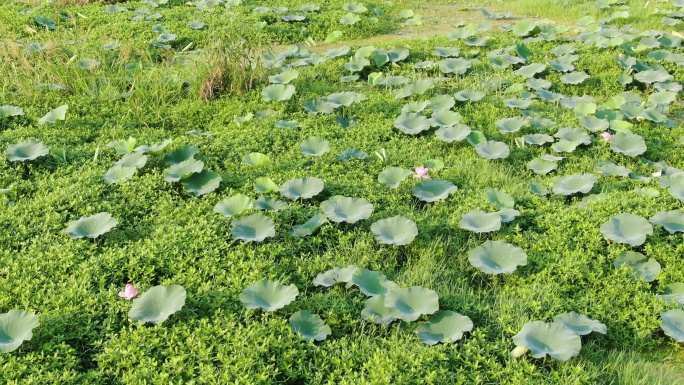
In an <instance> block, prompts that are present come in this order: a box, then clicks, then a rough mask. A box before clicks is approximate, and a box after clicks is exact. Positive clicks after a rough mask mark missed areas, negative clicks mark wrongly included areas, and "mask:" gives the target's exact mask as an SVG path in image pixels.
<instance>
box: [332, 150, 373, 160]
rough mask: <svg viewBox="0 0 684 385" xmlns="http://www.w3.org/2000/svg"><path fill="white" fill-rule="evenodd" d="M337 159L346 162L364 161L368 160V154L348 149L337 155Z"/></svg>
mask: <svg viewBox="0 0 684 385" xmlns="http://www.w3.org/2000/svg"><path fill="white" fill-rule="evenodd" d="M337 158H338V159H339V160H341V161H344V162H349V161H350V160H354V159H359V160H363V159H366V153H365V152H363V151H361V150H359V149H356V148H348V149H346V150H344V151H342V152H341V153H339V154H337Z"/></svg>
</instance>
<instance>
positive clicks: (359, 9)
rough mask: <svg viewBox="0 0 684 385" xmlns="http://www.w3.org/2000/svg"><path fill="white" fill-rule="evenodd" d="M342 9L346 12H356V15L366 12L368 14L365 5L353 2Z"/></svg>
mask: <svg viewBox="0 0 684 385" xmlns="http://www.w3.org/2000/svg"><path fill="white" fill-rule="evenodd" d="M342 8H343V9H344V10H345V11H349V12H354V13H366V12H368V8H366V7H365V6H364V5H363V4H361V3H359V2H358V1H351V2H349V3H345V4H344V6H343V7H342Z"/></svg>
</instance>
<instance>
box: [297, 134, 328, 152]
mask: <svg viewBox="0 0 684 385" xmlns="http://www.w3.org/2000/svg"><path fill="white" fill-rule="evenodd" d="M300 148H301V149H302V154H304V155H306V156H321V155H323V154H325V153H327V152H329V151H330V146H329V144H328V141H327V140H325V139H323V138H318V137H313V138H308V139H305V140H304V141H303V142H302V144H301V145H300Z"/></svg>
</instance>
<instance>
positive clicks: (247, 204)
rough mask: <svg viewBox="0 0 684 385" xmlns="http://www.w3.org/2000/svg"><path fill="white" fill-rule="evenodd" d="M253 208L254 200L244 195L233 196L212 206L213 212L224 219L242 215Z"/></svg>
mask: <svg viewBox="0 0 684 385" xmlns="http://www.w3.org/2000/svg"><path fill="white" fill-rule="evenodd" d="M253 206H254V199H252V198H250V197H248V196H247V195H244V194H237V195H233V196H232V197H229V198H226V199H224V200H222V201H220V202H219V203H217V204H216V206H214V212H215V213H217V214H221V215H223V216H224V217H228V218H230V217H233V216H238V215H242V214H244V213H245V212H247V210H249V209H251V208H252V207H253Z"/></svg>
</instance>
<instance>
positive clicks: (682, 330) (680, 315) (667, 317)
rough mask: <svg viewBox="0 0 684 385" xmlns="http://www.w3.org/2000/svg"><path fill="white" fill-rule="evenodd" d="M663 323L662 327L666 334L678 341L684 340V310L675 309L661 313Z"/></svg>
mask: <svg viewBox="0 0 684 385" xmlns="http://www.w3.org/2000/svg"><path fill="white" fill-rule="evenodd" d="M660 317H661V318H662V323H661V324H660V328H661V329H663V332H665V335H667V336H669V337H672V338H673V339H674V340H675V341H677V342H680V343H681V342H684V310H680V309H675V310H668V311H664V312H662V313H660Z"/></svg>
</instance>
